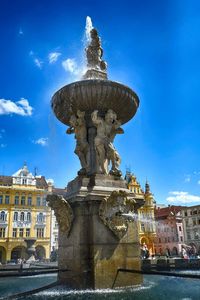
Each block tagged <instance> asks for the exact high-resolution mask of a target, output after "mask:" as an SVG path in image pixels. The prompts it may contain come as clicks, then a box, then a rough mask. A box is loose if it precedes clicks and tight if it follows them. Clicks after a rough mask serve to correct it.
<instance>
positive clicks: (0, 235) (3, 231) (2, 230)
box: [0, 228, 6, 238]
mask: <svg viewBox="0 0 200 300" xmlns="http://www.w3.org/2000/svg"><path fill="white" fill-rule="evenodd" d="M5 235H6V229H5V228H0V238H4V237H5Z"/></svg>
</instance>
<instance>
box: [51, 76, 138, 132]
mask: <svg viewBox="0 0 200 300" xmlns="http://www.w3.org/2000/svg"><path fill="white" fill-rule="evenodd" d="M51 106H52V109H53V111H54V113H55V115H56V117H57V118H58V119H59V120H60V121H61V122H62V123H64V124H66V125H68V126H70V122H69V120H70V116H71V115H72V114H76V112H77V111H78V110H81V111H85V112H86V118H87V117H89V116H90V115H91V113H92V112H93V111H94V110H98V111H99V112H100V113H101V114H102V116H103V117H104V116H105V113H106V112H107V111H108V110H109V109H112V110H113V111H114V112H115V113H116V114H117V116H118V119H119V120H121V123H122V124H124V123H126V122H128V121H129V120H130V119H131V118H132V117H133V116H134V115H135V113H136V111H137V108H138V106H139V98H138V96H137V95H136V94H135V93H134V92H133V91H132V90H131V89H130V88H129V87H127V86H125V85H123V84H121V83H118V82H114V81H110V80H98V79H90V80H82V81H76V82H73V83H71V84H68V85H66V86H64V87H62V88H61V89H60V90H58V91H57V92H56V93H55V94H54V96H53V98H52V102H51Z"/></svg>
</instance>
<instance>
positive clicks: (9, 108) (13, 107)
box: [0, 98, 33, 116]
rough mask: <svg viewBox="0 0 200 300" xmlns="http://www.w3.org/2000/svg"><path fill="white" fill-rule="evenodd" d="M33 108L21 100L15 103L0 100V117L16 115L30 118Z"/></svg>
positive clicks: (24, 100) (25, 100) (26, 101)
mask: <svg viewBox="0 0 200 300" xmlns="http://www.w3.org/2000/svg"><path fill="white" fill-rule="evenodd" d="M32 110H33V108H32V107H31V106H30V105H29V102H28V100H27V99H24V98H21V99H20V100H19V101H17V102H13V101H12V100H6V99H0V115H10V114H17V115H21V116H31V115H32Z"/></svg>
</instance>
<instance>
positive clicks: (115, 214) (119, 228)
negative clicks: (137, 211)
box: [99, 190, 136, 239]
mask: <svg viewBox="0 0 200 300" xmlns="http://www.w3.org/2000/svg"><path fill="white" fill-rule="evenodd" d="M135 203H136V202H135V200H134V199H129V198H128V193H126V192H125V191H122V190H119V191H113V192H112V193H111V195H110V196H109V197H107V198H105V199H104V200H103V201H102V202H101V204H100V207H99V216H100V218H101V219H102V221H103V223H104V224H105V225H106V226H108V227H109V229H110V230H112V232H113V233H114V234H115V235H116V236H117V237H118V238H119V239H121V238H122V237H123V236H124V234H125V233H126V232H127V229H128V222H129V221H128V219H127V218H126V217H124V216H123V214H128V213H133V212H134V205H135Z"/></svg>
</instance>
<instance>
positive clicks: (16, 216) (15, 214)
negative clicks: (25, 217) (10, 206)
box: [13, 211, 18, 221]
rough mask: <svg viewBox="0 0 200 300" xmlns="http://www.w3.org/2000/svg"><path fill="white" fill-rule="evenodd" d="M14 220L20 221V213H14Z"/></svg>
mask: <svg viewBox="0 0 200 300" xmlns="http://www.w3.org/2000/svg"><path fill="white" fill-rule="evenodd" d="M13 219H14V221H18V212H16V211H15V212H14V218H13Z"/></svg>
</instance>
